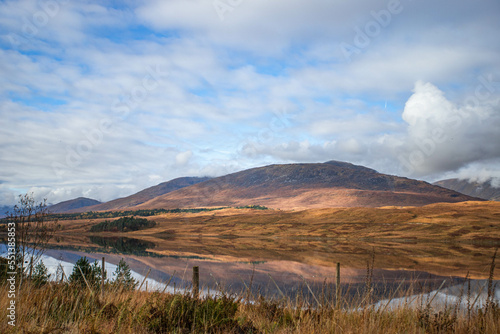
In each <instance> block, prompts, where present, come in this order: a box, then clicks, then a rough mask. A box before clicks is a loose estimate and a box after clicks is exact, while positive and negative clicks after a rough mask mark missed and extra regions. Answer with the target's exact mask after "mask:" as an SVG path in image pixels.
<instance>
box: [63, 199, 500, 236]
mask: <svg viewBox="0 0 500 334" xmlns="http://www.w3.org/2000/svg"><path fill="white" fill-rule="evenodd" d="M148 219H153V220H155V221H156V222H157V226H156V227H154V228H152V229H148V230H143V231H137V232H132V233H128V235H129V236H142V237H145V236H159V235H160V236H176V237H180V236H189V237H194V236H196V237H202V236H203V237H207V236H238V237H259V238H262V237H272V238H277V237H279V238H317V237H321V238H336V239H364V240H366V239H378V240H394V241H401V240H403V241H407V240H420V241H436V240H437V241H440V242H442V241H455V242H456V241H474V242H485V243H493V244H495V243H500V228H499V227H500V203H499V202H464V203H454V204H453V203H440V204H431V205H427V206H424V207H384V208H330V209H310V210H304V211H280V210H265V211H261V210H234V209H225V210H220V211H215V212H204V213H198V214H191V213H181V214H178V213H175V214H163V215H160V216H154V217H149V218H148ZM101 220H102V219H96V220H81V221H74V220H72V221H63V222H60V223H61V224H62V225H63V228H64V230H63V231H62V233H63V234H65V235H67V234H68V233H69V234H71V233H74V234H81V233H88V231H89V229H90V227H91V226H92V225H94V224H96V223H98V222H100V221H101ZM113 235H116V234H113Z"/></svg>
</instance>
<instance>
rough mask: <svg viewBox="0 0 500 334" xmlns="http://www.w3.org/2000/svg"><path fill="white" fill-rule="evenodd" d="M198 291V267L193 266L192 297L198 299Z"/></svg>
mask: <svg viewBox="0 0 500 334" xmlns="http://www.w3.org/2000/svg"><path fill="white" fill-rule="evenodd" d="M199 291H200V267H197V266H195V267H193V297H194V298H196V299H198V296H199Z"/></svg>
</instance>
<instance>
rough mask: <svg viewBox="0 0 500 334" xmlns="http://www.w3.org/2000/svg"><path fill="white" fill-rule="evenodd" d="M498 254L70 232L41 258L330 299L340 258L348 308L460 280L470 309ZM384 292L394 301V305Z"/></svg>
mask: <svg viewBox="0 0 500 334" xmlns="http://www.w3.org/2000/svg"><path fill="white" fill-rule="evenodd" d="M2 246H3V249H2V250H0V251H2V252H4V250H5V245H2ZM494 252H495V246H493V245H487V244H457V243H418V242H414V241H408V240H406V241H405V240H401V241H400V242H381V241H349V240H335V239H322V238H317V239H311V238H308V239H305V238H304V239H301V238H295V239H253V238H215V237H214V238H155V237H146V238H141V239H134V238H128V237H98V236H67V237H63V238H58V239H56V240H55V241H54V242H53V243H52V244H51V246H50V248H49V249H47V250H46V252H45V254H44V257H43V261H44V263H45V264H46V266H47V267H48V269H49V272H50V273H51V274H52V277H53V278H55V274H56V271H57V268H58V267H61V268H63V269H64V272H65V275H66V277H67V276H69V275H70V273H71V271H72V269H73V265H74V263H75V262H76V261H77V260H78V259H79V258H80V257H82V256H86V257H87V258H89V259H91V260H92V261H93V260H98V261H101V259H102V257H104V258H105V260H106V270H107V272H108V277H112V276H113V275H112V272H113V271H114V270H115V269H116V264H118V262H119V261H120V259H122V258H123V259H124V260H125V261H126V262H127V263H128V264H129V266H130V268H131V270H132V271H133V275H134V277H135V278H136V279H137V280H138V281H140V282H143V281H144V279H145V276H146V275H147V279H146V280H145V281H144V283H143V284H142V287H141V289H143V290H144V289H148V291H151V290H160V291H163V290H165V291H169V292H172V291H174V290H182V289H186V288H188V289H189V288H190V286H191V277H192V267H193V266H198V267H199V268H200V285H201V286H202V287H203V291H202V293H216V292H217V291H224V292H226V293H234V294H238V295H240V296H242V297H244V298H257V297H258V296H260V295H262V296H263V297H265V298H274V299H280V298H282V297H283V296H286V297H287V298H289V299H290V300H297V298H299V299H300V300H302V301H304V302H307V303H311V304H325V303H330V304H333V303H334V302H335V281H336V275H337V269H336V265H337V263H340V264H341V270H340V276H341V293H342V296H343V299H344V300H347V299H349V300H356V302H355V303H354V305H357V304H356V303H361V302H363V298H364V296H366V291H367V289H373V290H372V293H371V297H370V302H371V303H373V304H376V303H379V305H395V304H397V303H398V302H405V301H406V302H407V303H408V302H412V301H413V302H414V303H416V302H417V301H418V299H417V298H416V297H414V296H423V297H424V298H429V300H430V299H432V302H433V306H434V307H439V305H441V304H444V303H450V302H451V303H456V302H458V301H459V300H460V296H463V295H464V294H465V292H464V291H466V290H467V289H468V288H469V287H468V286H467V283H466V282H467V280H466V277H469V278H470V292H469V293H470V295H471V296H472V297H471V298H473V299H474V300H476V297H477V300H476V303H475V306H481V305H482V303H483V302H484V300H485V298H486V296H487V291H488V287H487V283H488V281H487V279H488V276H489V273H490V267H491V266H490V265H491V262H492V256H493V254H494ZM495 274H496V275H498V272H497V271H495ZM167 283H168V286H166V284H167ZM494 283H497V281H494ZM494 293H495V298H496V300H497V301H498V300H500V289H498V288H496V287H495V290H494ZM401 298H402V299H401ZM388 299H392V302H391V303H390V304H388V302H387V300H388ZM462 299H463V298H462ZM364 302H366V300H364ZM462 303H464V302H463V301H462ZM350 305H353V303H350Z"/></svg>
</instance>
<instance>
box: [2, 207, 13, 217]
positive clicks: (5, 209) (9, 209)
mask: <svg viewBox="0 0 500 334" xmlns="http://www.w3.org/2000/svg"><path fill="white" fill-rule="evenodd" d="M12 210H14V206H13V205H0V218H5V217H7V214H10V213H12Z"/></svg>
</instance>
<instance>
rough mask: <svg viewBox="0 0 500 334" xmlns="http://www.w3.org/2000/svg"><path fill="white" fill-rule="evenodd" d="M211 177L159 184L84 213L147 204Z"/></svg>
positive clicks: (181, 178)
mask: <svg viewBox="0 0 500 334" xmlns="http://www.w3.org/2000/svg"><path fill="white" fill-rule="evenodd" d="M210 179H211V178H210V177H178V178H175V179H172V180H170V181H166V182H162V183H160V184H157V185H156V186H152V187H149V188H146V189H143V190H141V191H139V192H137V193H135V194H132V195H130V196H126V197H122V198H117V199H114V200H111V201H108V202H105V203H101V204H98V205H93V206H91V207H87V208H86V209H87V210H84V211H107V210H119V209H125V208H128V207H132V206H135V205H140V204H142V203H144V202H147V201H148V200H150V199H153V198H155V197H158V196H161V195H163V194H166V193H169V192H172V191H175V190H178V189H182V188H184V187H188V186H191V185H194V184H197V183H200V182H204V181H207V180H210ZM70 212H81V210H78V209H77V210H73V211H70Z"/></svg>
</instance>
